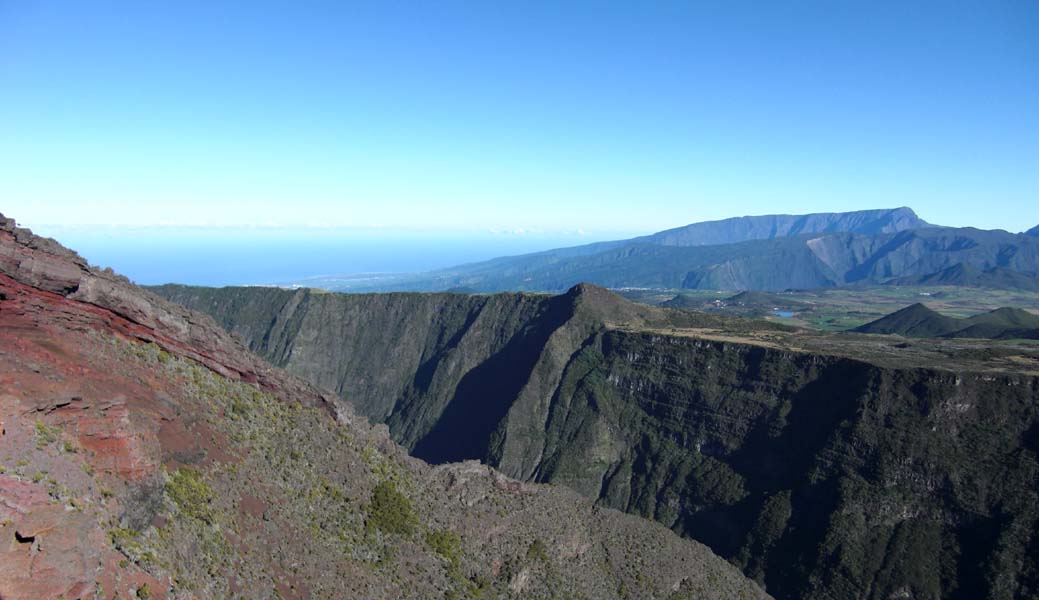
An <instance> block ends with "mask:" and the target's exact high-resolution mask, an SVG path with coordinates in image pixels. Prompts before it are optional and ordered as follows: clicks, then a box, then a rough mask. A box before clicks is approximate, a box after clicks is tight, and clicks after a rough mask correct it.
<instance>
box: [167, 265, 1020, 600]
mask: <svg viewBox="0 0 1039 600" xmlns="http://www.w3.org/2000/svg"><path fill="white" fill-rule="evenodd" d="M159 291H160V293H162V294H164V295H166V296H167V297H170V298H172V299H174V300H176V301H178V302H182V303H185V304H187V305H189V306H193V307H196V308H200V309H203V310H206V311H209V312H211V313H212V314H214V316H215V317H216V318H217V319H218V320H219V321H221V322H222V323H224V324H225V325H226V326H227V327H229V328H231V329H232V330H235V331H239V332H241V333H242V334H243V336H244V337H245V338H246V339H247V340H249V341H250V343H251V345H252V347H254V348H257V349H261V350H263V349H264V348H266V350H265V352H267V355H268V356H271V357H272V358H273V359H275V360H277V361H279V364H281V365H283V366H285V367H286V368H288V369H289V370H291V371H294V372H298V373H303V374H306V375H307V376H308V377H310V378H311V379H313V380H315V381H321V382H322V383H323V384H325V385H331V386H333V387H336V389H337V390H338V391H340V392H342V393H344V394H345V395H346V396H347V397H355V398H357V399H358V403H359V406H362V407H364V408H365V410H367V411H368V414H370V415H371V416H372V417H373V418H375V419H379V420H383V421H384V422H386V423H388V424H389V426H390V431H391V433H392V434H393V436H394V437H395V438H396V439H398V440H400V441H401V442H402V443H404V444H405V445H407V446H408V447H411V448H414V449H415V451H416V453H417V454H419V455H420V456H424V457H426V458H428V459H430V460H433V461H441V460H455V459H461V458H478V459H481V460H484V461H486V462H488V463H489V464H491V465H494V466H495V467H497V468H500V469H501V470H502V471H503V472H505V473H506V474H508V475H510V476H513V477H516V478H519V479H523V480H528V481H541V482H555V483H563V484H565V485H567V486H569V487H572V488H573V489H576V490H578V491H580V492H581V493H582V494H584V495H586V496H588V497H591V498H597V499H598V500H599V502H600V503H602V504H605V505H607V506H612V507H617V508H621V509H624V510H626V511H629V512H632V513H636V514H642V515H645V516H649V517H652V518H655V519H657V520H658V521H661V522H662V523H665V524H666V525H668V526H669V527H672V528H673V529H675V530H676V531H679V532H681V533H682V534H684V535H686V536H689V537H692V538H694V539H697V540H700V541H703V542H705V543H707V544H708V545H709V546H711V547H712V548H713V549H714V550H715V551H716V552H718V553H719V554H721V555H722V556H725V557H727V558H729V559H730V560H731V561H733V562H735V563H736V564H738V565H739V566H740V567H741V568H742V569H744V572H745V573H746V574H747V575H749V576H752V577H754V578H756V579H757V580H759V581H761V582H763V584H764V585H765V586H766V588H767V590H768V591H769V592H770V593H772V594H774V595H775V596H776V597H780V598H876V599H881V598H884V599H886V598H892V597H894V598H899V597H908V598H1028V597H1033V596H1034V595H1035V594H1037V593H1039V579H1037V578H1039V569H1037V564H1036V556H1039V553H1037V552H1039V535H1037V534H1036V531H1037V527H1039V521H1037V518H1039V510H1037V506H1039V498H1037V495H1036V483H1037V477H1039V466H1037V465H1039V463H1037V457H1036V453H1037V451H1039V438H1037V435H1039V433H1037V432H1039V382H1037V379H1036V376H1035V375H1034V374H1026V373H1013V372H995V371H993V370H991V369H988V368H987V367H986V366H985V364H983V363H982V362H977V361H974V362H970V361H967V362H966V363H965V364H968V365H974V366H968V367H962V368H961V367H960V366H957V367H956V368H957V369H958V370H957V371H950V370H943V369H940V368H923V367H920V366H911V365H912V364H914V361H912V360H904V359H898V358H896V359H892V360H888V361H885V362H883V363H879V362H878V363H875V362H872V361H871V360H867V359H861V358H856V352H854V351H852V352H847V353H845V355H843V356H839V355H832V354H830V353H820V352H813V351H793V350H788V349H783V348H780V347H770V346H769V344H767V343H761V344H749V343H744V342H741V341H740V337H741V335H742V333H743V332H742V331H741V330H740V328H752V327H759V326H758V325H753V324H750V323H748V322H746V321H742V320H725V319H715V320H712V317H708V316H697V315H695V314H691V313H687V312H684V311H664V310H659V309H652V308H649V307H642V306H636V305H634V304H631V303H628V302H626V301H623V300H622V299H620V298H619V297H617V296H615V295H613V294H610V293H609V292H606V291H605V290H601V289H597V288H594V287H591V286H579V287H577V288H575V289H573V290H571V291H570V292H568V293H567V294H564V295H561V296H556V297H546V296H522V295H520V296H518V295H501V296H453V295H445V294H393V295H356V296H355V295H338V294H327V293H314V292H310V291H306V290H300V291H279V290H264V289H257V288H251V289H241V288H238V289H235V288H227V289H224V290H207V289H199V288H184V287H176V286H175V287H167V288H164V289H161V290H159ZM268 297H269V298H272V299H273V300H271V301H270V306H272V307H275V308H273V309H271V310H270V311H268V312H266V313H265V312H264V311H263V310H262V307H263V306H264V305H265V303H267V302H268V300H266V298H268ZM290 306H292V309H291V310H289V308H288V307H290ZM235 307H250V308H249V309H248V310H245V309H242V310H237V309H236V308H235ZM290 325H291V327H292V328H294V329H293V331H294V332H295V333H292V334H287V333H286V332H287V331H288V328H289V327H290ZM708 329H710V330H711V331H712V332H713V333H710V334H708V333H706V332H707V330H708ZM274 332H277V333H276V334H275V333H274ZM275 340H277V343H274V342H275ZM794 341H795V342H796V343H797V344H800V345H804V344H806V343H807V342H808V341H809V340H801V341H797V337H796V335H795V336H794ZM857 343H858V341H857V340H856V338H849V340H848V344H851V346H848V347H849V348H850V349H854V347H855V344H857ZM863 343H865V342H863ZM263 344H268V345H267V346H263ZM894 350H895V351H897V352H913V350H912V349H911V348H910V349H907V350H898V349H897V348H896V349H894ZM942 352H945V351H943V350H941V349H938V351H937V355H939V356H940V355H942ZM971 360H973V359H971ZM915 362H916V363H919V362H920V361H915ZM962 362H963V361H958V362H954V361H950V362H949V364H950V365H951V364H956V365H960V364H961V363H962ZM1010 364H1013V361H1011V363H1010ZM893 365H901V366H893ZM938 366H940V365H935V367H938ZM1000 368H1001V369H1002V368H1003V367H1000ZM387 369H389V370H390V372H391V373H392V377H387V376H386V375H385V373H386V370H387ZM322 378H324V379H322ZM361 382H363V383H361ZM376 387H377V388H378V389H379V392H378V393H373V392H372V390H373V389H375V388H376ZM386 398H394V401H393V403H392V404H391V403H388V402H386Z"/></svg>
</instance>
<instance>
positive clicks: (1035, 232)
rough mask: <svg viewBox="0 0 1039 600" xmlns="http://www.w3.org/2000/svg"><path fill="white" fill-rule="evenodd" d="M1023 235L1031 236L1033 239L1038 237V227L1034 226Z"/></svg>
mask: <svg viewBox="0 0 1039 600" xmlns="http://www.w3.org/2000/svg"><path fill="white" fill-rule="evenodd" d="M1025 235H1031V236H1034V237H1039V225H1036V226H1035V227H1033V228H1031V229H1029V230H1028V231H1026V232H1025Z"/></svg>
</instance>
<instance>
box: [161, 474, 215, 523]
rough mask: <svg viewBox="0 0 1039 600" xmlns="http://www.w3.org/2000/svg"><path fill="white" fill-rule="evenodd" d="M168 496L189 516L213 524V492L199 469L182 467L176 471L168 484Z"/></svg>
mask: <svg viewBox="0 0 1039 600" xmlns="http://www.w3.org/2000/svg"><path fill="white" fill-rule="evenodd" d="M166 494H167V495H169V497H170V499H171V500H173V502H174V503H176V505H177V508H179V509H180V511H181V512H182V513H184V514H186V515H187V516H189V517H192V518H194V519H198V520H199V521H205V522H206V523H212V522H213V507H212V506H211V503H212V502H213V490H212V488H210V487H209V485H208V484H207V483H206V482H205V481H203V480H202V474H201V473H200V472H199V471H198V470H197V469H193V468H191V467H181V468H179V469H177V470H176V471H174V472H173V474H172V475H171V476H170V478H169V480H168V481H167V482H166Z"/></svg>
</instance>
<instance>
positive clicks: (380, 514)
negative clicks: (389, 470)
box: [365, 480, 418, 535]
mask: <svg viewBox="0 0 1039 600" xmlns="http://www.w3.org/2000/svg"><path fill="white" fill-rule="evenodd" d="M367 513H368V518H367V519H366V521H365V526H366V527H369V528H375V529H378V530H379V531H381V532H383V533H391V534H397V535H411V533H412V532H414V531H415V526H416V525H417V524H418V520H417V519H416V518H415V511H414V509H413V508H412V506H411V500H408V498H407V497H406V496H404V494H401V493H400V492H399V491H397V486H395V485H394V484H393V482H392V481H389V480H386V481H383V482H382V483H380V484H379V485H377V486H375V489H374V490H373V491H372V501H371V502H370V503H369V504H368V510H367Z"/></svg>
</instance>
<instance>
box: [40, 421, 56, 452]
mask: <svg viewBox="0 0 1039 600" xmlns="http://www.w3.org/2000/svg"><path fill="white" fill-rule="evenodd" d="M59 433H60V432H59V431H58V428H56V427H49V426H47V424H46V423H44V422H43V421H41V420H39V419H36V447H37V448H43V447H44V446H47V445H48V444H53V443H54V442H55V441H57V439H58V435H59Z"/></svg>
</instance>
